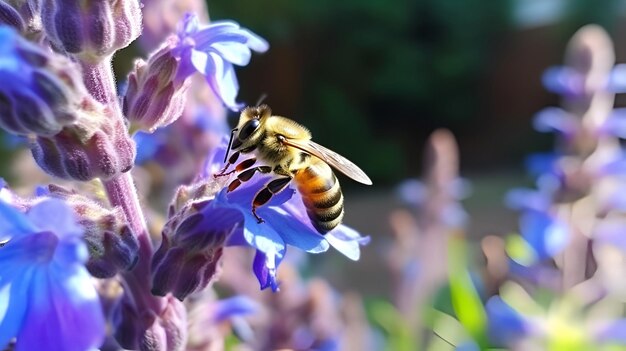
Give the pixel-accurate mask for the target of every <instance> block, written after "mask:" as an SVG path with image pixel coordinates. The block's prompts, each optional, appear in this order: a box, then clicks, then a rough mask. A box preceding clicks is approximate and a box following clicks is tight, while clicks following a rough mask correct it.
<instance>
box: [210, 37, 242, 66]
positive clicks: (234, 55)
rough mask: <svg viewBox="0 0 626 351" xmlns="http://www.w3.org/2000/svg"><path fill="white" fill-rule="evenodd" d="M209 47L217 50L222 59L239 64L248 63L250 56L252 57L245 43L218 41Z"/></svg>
mask: <svg viewBox="0 0 626 351" xmlns="http://www.w3.org/2000/svg"><path fill="white" fill-rule="evenodd" d="M211 48H212V49H214V50H215V51H217V53H218V54H219V55H220V56H221V57H222V58H223V59H224V60H226V61H229V62H231V63H234V64H235V65H239V66H245V65H247V64H248V63H250V58H251V57H252V52H250V49H249V48H248V47H247V46H246V44H241V43H234V42H218V43H213V44H212V45H211Z"/></svg>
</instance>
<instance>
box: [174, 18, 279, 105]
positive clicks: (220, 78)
mask: <svg viewBox="0 0 626 351" xmlns="http://www.w3.org/2000/svg"><path fill="white" fill-rule="evenodd" d="M178 40H179V42H178V46H177V47H175V48H174V49H173V50H174V51H175V54H176V55H177V56H179V57H180V58H181V69H180V73H179V74H180V75H182V76H185V77H186V76H189V75H191V74H192V73H193V72H199V73H200V74H202V75H203V76H205V78H206V81H207V83H208V84H209V86H210V87H211V89H212V90H213V92H214V93H215V95H217V96H218V97H219V98H220V100H222V102H223V103H224V105H226V106H227V107H229V108H230V109H231V110H233V111H238V110H240V109H241V107H242V106H243V105H242V104H239V103H237V102H236V98H237V93H238V92H239V83H238V82H237V77H236V76H235V69H234V67H233V65H238V66H245V65H247V64H248V62H250V56H251V50H254V51H256V52H265V51H267V49H268V48H269V44H268V43H267V42H266V41H265V40H264V39H262V38H261V37H259V36H257V35H256V34H254V33H252V32H250V31H249V30H247V29H243V28H240V27H239V25H238V24H237V23H235V22H230V21H221V22H213V23H211V24H210V25H207V26H201V25H200V24H199V21H198V17H197V16H195V15H192V14H187V15H186V16H185V18H184V19H183V21H182V23H181V24H180V27H179V29H178Z"/></svg>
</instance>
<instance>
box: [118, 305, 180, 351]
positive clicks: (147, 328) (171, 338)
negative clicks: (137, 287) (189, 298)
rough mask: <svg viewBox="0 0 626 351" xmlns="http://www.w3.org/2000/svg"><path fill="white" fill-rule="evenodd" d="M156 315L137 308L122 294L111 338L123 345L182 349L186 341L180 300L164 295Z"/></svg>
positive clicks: (154, 349)
mask: <svg viewBox="0 0 626 351" xmlns="http://www.w3.org/2000/svg"><path fill="white" fill-rule="evenodd" d="M164 302H165V306H164V307H163V309H162V310H161V312H160V313H159V314H158V315H157V314H156V313H155V312H153V311H152V310H142V309H139V308H138V306H137V305H136V304H135V302H134V300H133V298H132V296H130V295H129V294H124V296H123V297H122V299H121V301H120V303H119V304H118V305H117V309H116V311H115V313H114V314H115V316H114V318H113V319H114V321H113V322H114V324H115V327H116V328H115V339H116V341H117V342H118V343H119V344H120V346H122V347H123V348H124V349H130V350H142V351H143V350H146V351H161V350H162V351H165V350H168V351H169V350H183V349H184V346H185V344H186V343H187V311H186V310H185V306H184V305H183V303H182V302H180V301H178V300H176V299H174V298H172V297H171V296H168V297H166V298H165V299H164Z"/></svg>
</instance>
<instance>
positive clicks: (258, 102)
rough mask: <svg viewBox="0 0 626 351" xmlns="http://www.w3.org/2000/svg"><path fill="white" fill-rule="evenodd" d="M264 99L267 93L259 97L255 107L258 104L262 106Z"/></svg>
mask: <svg viewBox="0 0 626 351" xmlns="http://www.w3.org/2000/svg"><path fill="white" fill-rule="evenodd" d="M265 99H267V93H263V94H261V96H259V99H258V100H257V101H256V105H255V106H259V105H260V104H262V103H263V101H265Z"/></svg>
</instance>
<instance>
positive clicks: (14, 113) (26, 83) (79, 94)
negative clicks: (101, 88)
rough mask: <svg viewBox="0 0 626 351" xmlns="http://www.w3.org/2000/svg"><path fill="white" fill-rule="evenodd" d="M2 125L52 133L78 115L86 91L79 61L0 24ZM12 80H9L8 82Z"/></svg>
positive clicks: (27, 131) (26, 131)
mask: <svg viewBox="0 0 626 351" xmlns="http://www.w3.org/2000/svg"><path fill="white" fill-rule="evenodd" d="M0 57H2V63H1V64H0V81H2V82H5V84H0V127H2V128H4V129H6V130H7V131H9V132H11V133H15V134H24V135H25V134H37V135H43V136H52V135H54V134H57V133H58V132H60V131H61V129H62V128H63V127H64V126H66V125H69V124H72V123H74V122H75V121H76V119H77V112H76V111H77V110H79V109H80V106H81V105H82V104H83V103H84V101H85V99H91V97H90V96H89V94H88V93H87V91H86V89H85V88H84V85H83V83H82V79H81V77H80V73H79V70H78V68H77V67H76V65H75V64H74V63H73V62H71V61H70V60H69V59H68V58H66V57H64V56H61V55H57V54H54V53H52V52H48V51H45V50H44V49H43V48H42V47H39V46H37V45H35V44H32V43H30V42H28V41H26V40H25V39H23V38H21V37H20V36H19V35H18V34H17V33H16V32H15V31H13V30H12V29H10V28H8V27H2V28H0ZM6 82H10V84H6Z"/></svg>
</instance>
